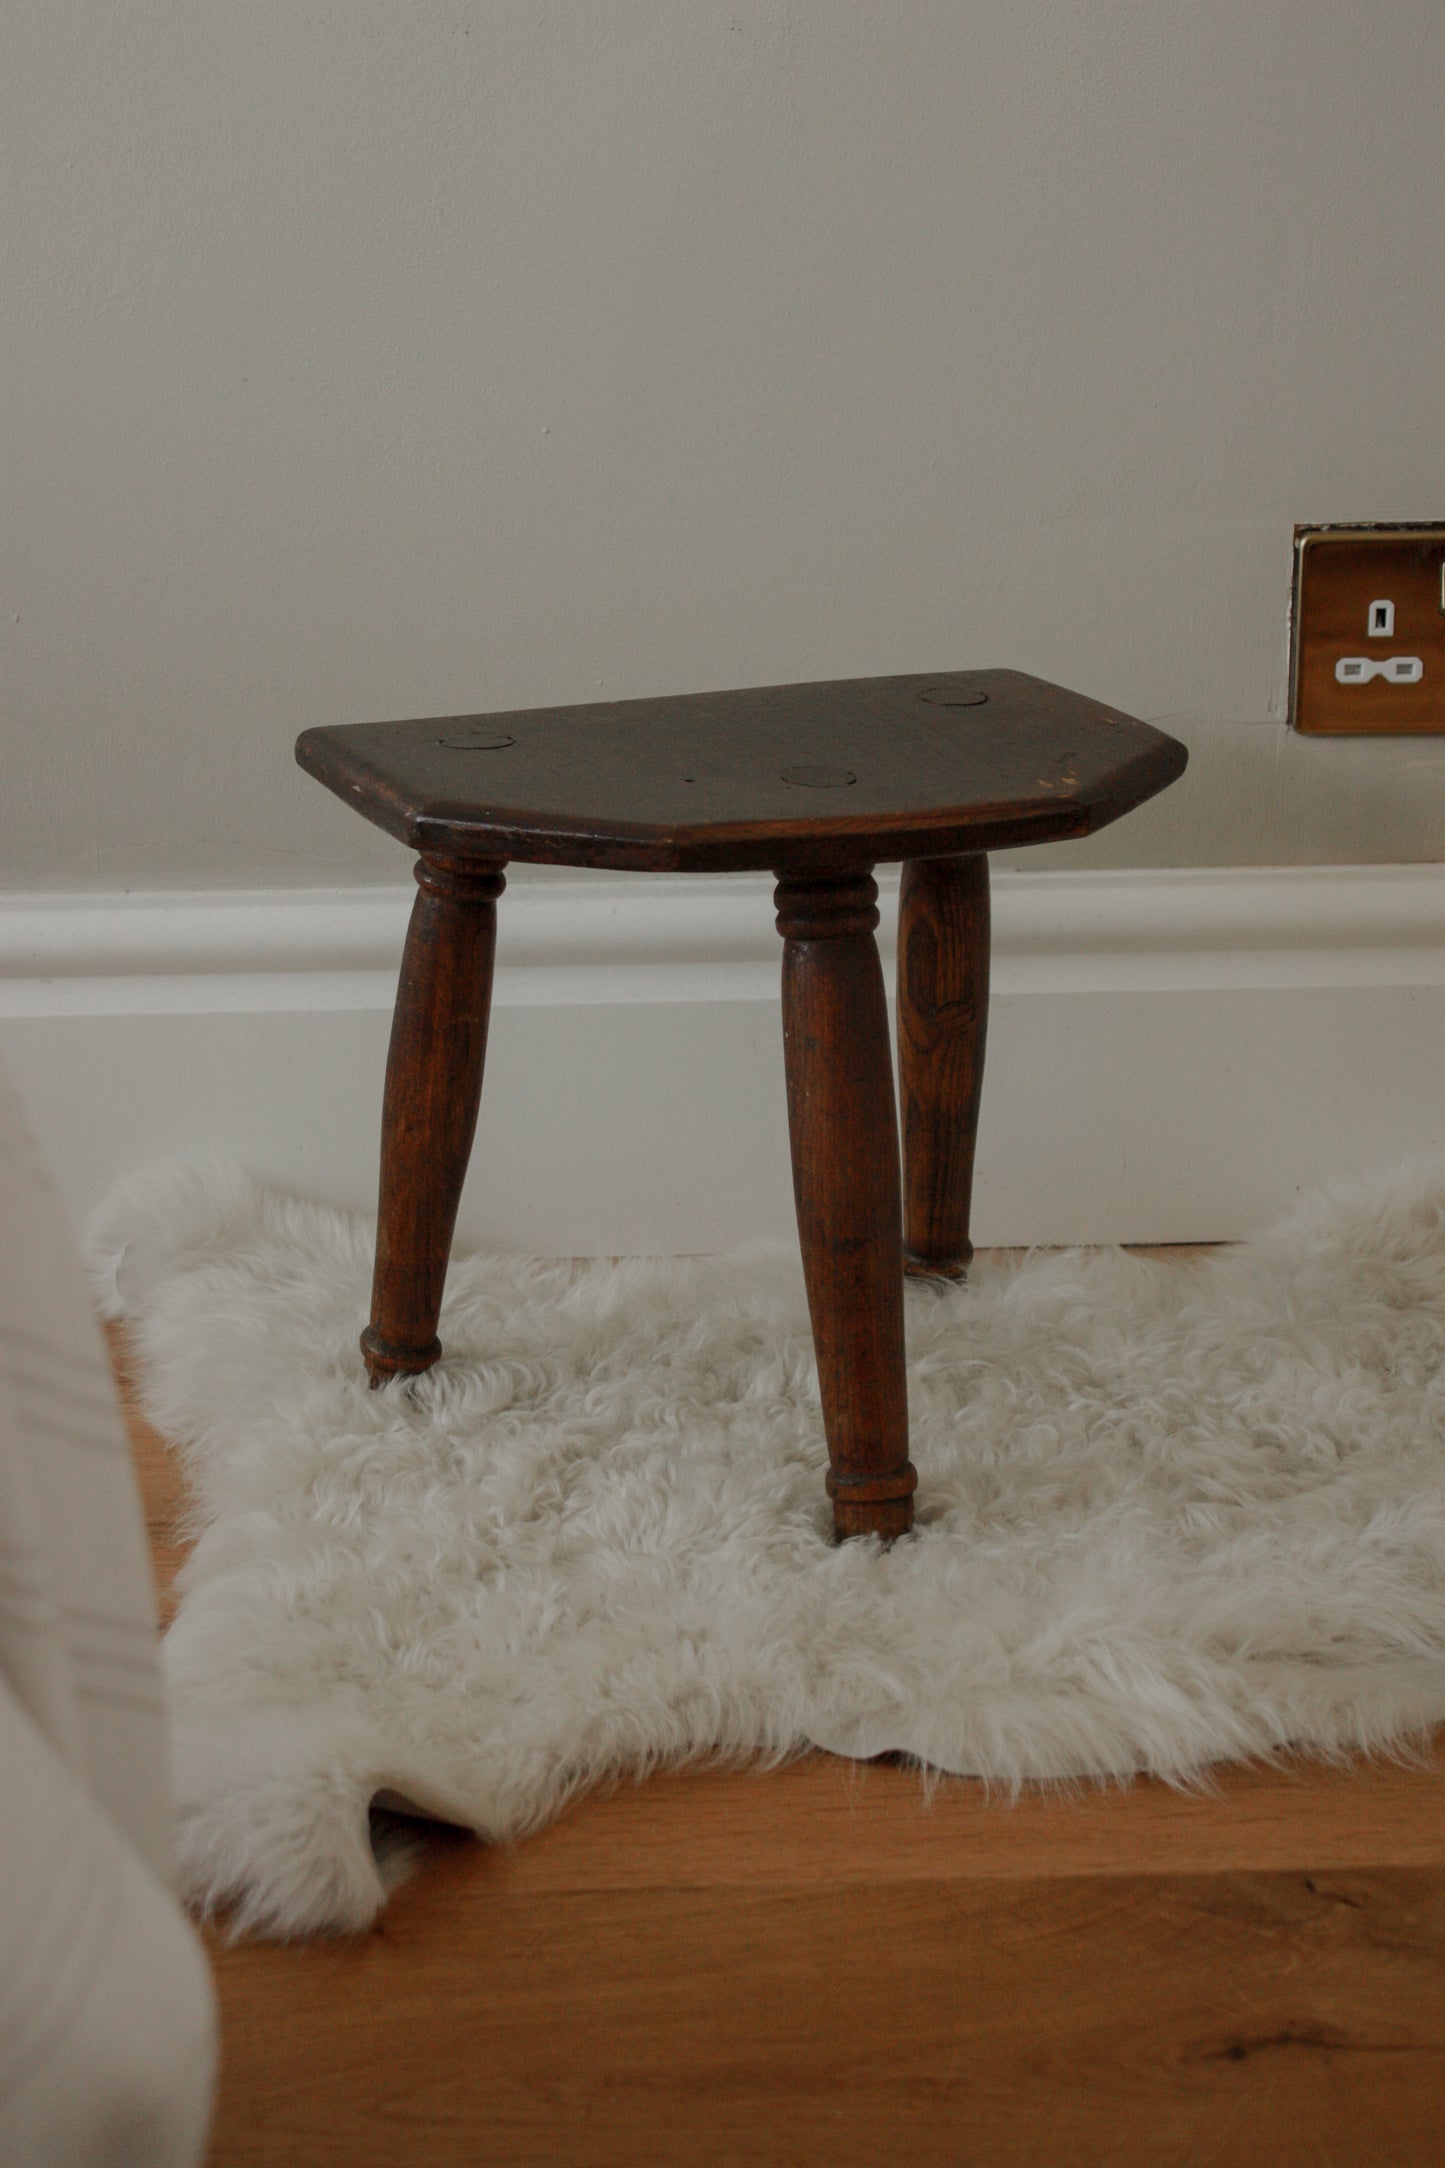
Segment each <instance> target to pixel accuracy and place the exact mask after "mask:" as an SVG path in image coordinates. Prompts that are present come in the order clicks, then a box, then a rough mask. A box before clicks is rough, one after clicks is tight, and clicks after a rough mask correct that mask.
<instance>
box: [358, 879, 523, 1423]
mask: <svg viewBox="0 0 1445 2168" xmlns="http://www.w3.org/2000/svg"><path fill="white" fill-rule="evenodd" d="M416 878H417V884H418V887H417V898H416V902H415V904H414V906H413V907H412V914H411V926H410V929H409V931H408V933H407V937H406V952H405V954H404V956H403V958H402V966H401V981H400V984H399V985H398V987H397V995H396V1014H395V1017H394V1018H393V1021H392V1027H391V1051H390V1053H389V1055H388V1057H387V1064H386V1094H385V1099H384V1102H383V1110H382V1126H381V1196H380V1202H379V1206H378V1223H377V1231H376V1274H375V1278H374V1280H373V1282H372V1292H371V1323H370V1325H369V1326H368V1327H367V1329H366V1331H365V1332H364V1333H363V1334H362V1336H361V1346H362V1352H363V1354H364V1355H365V1357H366V1363H367V1368H368V1369H369V1371H370V1372H371V1382H372V1384H373V1385H380V1384H384V1383H385V1381H386V1379H387V1378H389V1377H391V1376H393V1375H395V1373H396V1372H398V1371H412V1372H414V1371H418V1370H427V1369H429V1368H430V1367H431V1365H432V1364H433V1363H434V1362H435V1361H436V1359H437V1357H438V1356H439V1355H440V1353H441V1342H440V1341H439V1340H438V1339H437V1337H436V1327H437V1318H438V1316H439V1314H440V1312H441V1302H442V1288H443V1286H444V1285H445V1282H446V1273H447V1259H448V1256H449V1255H450V1252H451V1246H452V1231H453V1229H454V1227H455V1226H456V1218H457V1205H458V1202H459V1201H460V1198H461V1193H462V1182H463V1180H464V1178H465V1176H466V1171H467V1160H468V1157H469V1155H470V1153H471V1148H472V1137H473V1135H474V1133H475V1130H476V1126H477V1108H478V1105H479V1103H480V1100H481V1092H482V1065H483V1061H484V1059H485V1057H486V1051H487V1018H488V1014H489V1012H490V1009H491V1001H492V960H493V955H494V952H495V948H496V932H497V898H498V896H500V894H501V893H502V889H503V887H504V885H505V883H504V881H503V876H502V864H501V862H500V861H496V860H486V861H475V862H474V861H468V860H465V859H443V858H430V857H424V858H422V859H420V860H419V861H418V864H417V868H416Z"/></svg>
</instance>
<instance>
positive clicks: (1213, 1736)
mask: <svg viewBox="0 0 1445 2168" xmlns="http://www.w3.org/2000/svg"><path fill="white" fill-rule="evenodd" d="M371 1246H372V1236H371V1231H370V1229H369V1228H368V1227H367V1226H366V1225H364V1224H363V1223H361V1222H359V1221H351V1220H347V1219H344V1218H342V1217H341V1216H340V1215H338V1214H336V1213H334V1212H331V1211H326V1210H322V1209H319V1208H316V1207H314V1206H310V1205H306V1204H302V1203H298V1202H296V1201H294V1200H292V1199H288V1198H284V1197H279V1196H275V1195H271V1194H268V1193H266V1192H265V1191H263V1190H261V1189H259V1188H257V1187H256V1186H254V1185H253V1184H252V1183H251V1182H249V1181H248V1180H247V1179H246V1178H245V1177H244V1176H242V1175H240V1174H239V1173H236V1172H235V1171H231V1170H227V1169H224V1168H209V1169H197V1168H194V1167H191V1168H181V1169H171V1170H162V1171H160V1172H157V1173H155V1174H152V1175H149V1176H147V1177H144V1178H142V1179H140V1180H138V1181H136V1182H134V1183H132V1184H131V1185H130V1186H128V1187H127V1188H126V1189H125V1190H124V1191H123V1192H122V1193H121V1194H120V1195H119V1196H118V1197H117V1198H116V1199H115V1200H114V1201H113V1203H112V1205H111V1206H110V1208H109V1210H108V1212H107V1213H106V1215H105V1217H104V1219H103V1222H102V1224H101V1226H100V1228H99V1229H98V1230H97V1232H96V1237H95V1241H94V1254H95V1256H96V1260H97V1266H98V1269H99V1270H100V1272H101V1274H102V1280H103V1285H104V1288H105V1301H106V1306H107V1308H108V1309H109V1311H110V1312H111V1314H112V1315H116V1316H120V1317H123V1318H124V1319H125V1321H126V1322H127V1324H128V1326H129V1327H130V1330H131V1333H132V1334H133V1336H134V1339H135V1342H136V1345H137V1348H138V1352H139V1358H140V1366H141V1376H142V1384H143V1390H144V1395H145V1401H146V1405H147V1408H148V1410H149V1413H150V1415H151V1417H152V1419H153V1420H154V1421H155V1423H156V1424H157V1425H158V1427H159V1428H160V1429H161V1431H162V1432H163V1433H164V1434H165V1435H166V1436H167V1437H169V1438H170V1439H172V1440H174V1441H175V1443H176V1445H177V1446H178V1448H179V1450H180V1451H181V1453H182V1454H183V1456H184V1460H185V1465H186V1468H187V1471H188V1473H189V1476H190V1478H191V1481H192V1484H193V1485H194V1490H195V1496H196V1501H197V1503H196V1525H197V1527H198V1529H199V1531H200V1541H199V1543H198V1545H197V1548H196V1550H195V1553H194V1555H193V1557H192V1559H191V1561H190V1563H189V1565H188V1567H187V1569H186V1572H185V1576H184V1582H183V1587H184V1600H183V1603H182V1606H181V1610H180V1614H179V1616H178V1618H177V1620H176V1622H175V1624H174V1626H173V1627H172V1629H171V1632H170V1635H169V1637H168V1641H167V1651H166V1654H167V1662H168V1667H169V1680H170V1691H171V1697H172V1709H173V1718H174V1726H175V1753H176V1788H177V1795H178V1803H179V1811H180V1829H181V1843H182V1850H183V1856H184V1862H185V1875H186V1882H187V1887H188V1890H189V1894H190V1896H191V1897H192V1899H193V1900H195V1901H197V1902H199V1903H202V1904H204V1905H208V1906H214V1905H229V1906H234V1907H236V1908H238V1912H237V1918H238V1923H239V1926H240V1927H241V1928H242V1929H250V1930H259V1931H262V1932H271V1933H289V1934H299V1933H306V1932H312V1931H316V1930H320V1929H345V1928H360V1927H362V1926H364V1925H365V1924H366V1923H367V1922H368V1921H369V1920H370V1919H371V1918H372V1917H373V1916H374V1914H375V1912H376V1911H377V1908H378V1907H379V1906H380V1905H381V1903H382V1902H383V1900H384V1887H383V1880H382V1877H381V1874H380V1873H379V1870H378V1865H377V1862H376V1859H375V1857H374V1855H373V1852H372V1849H371V1846H370V1844H369V1841H368V1811H367V1810H368V1805H369V1803H370V1802H371V1801H372V1800H373V1799H374V1798H375V1797H377V1795H382V1796H383V1797H386V1796H392V1797H395V1798H399V1799H402V1800H406V1801H410V1802H413V1803H415V1805H416V1806H418V1807H419V1808H421V1809H423V1810H425V1811H426V1812H428V1813H431V1814H435V1815H438V1816H441V1817H445V1818H446V1819H449V1820H452V1821H456V1822H459V1823H463V1824H469V1825H470V1826H471V1827H472V1828H474V1829H476V1830H477V1831H478V1832H479V1833H480V1834H481V1835H483V1836H485V1837H488V1838H511V1837H516V1836H518V1835H519V1834H521V1833H522V1832H524V1831H526V1830H529V1829H533V1828H535V1827H536V1826H537V1825H538V1824H539V1823H540V1822H542V1821H543V1820H545V1819H546V1818H547V1817H548V1816H550V1815H553V1814H555V1813H556V1812H557V1810H558V1808H559V1807H560V1806H561V1804H562V1803H563V1801H564V1800H565V1799H567V1798H568V1796H569V1795H570V1794H572V1793H573V1792H575V1791H576V1790H577V1789H578V1788H579V1787H582V1786H585V1785H592V1784H596V1783H598V1782H599V1781H601V1780H605V1779H610V1778H615V1777H617V1776H619V1775H623V1774H637V1773H640V1772H641V1771H643V1770H644V1769H647V1768H650V1767H655V1766H657V1765H658V1764H662V1763H669V1762H677V1761H680V1760H682V1759H684V1758H686V1757H689V1756H698V1755H705V1754H710V1753H717V1752H721V1753H725V1754H728V1755H734V1756H740V1755H749V1756H751V1755H771V1756H780V1755H782V1754H785V1753H787V1752H789V1751H792V1750H796V1749H798V1748H800V1747H802V1746H804V1745H806V1744H807V1743H809V1742H812V1743H815V1744H818V1745H821V1746H825V1747H829V1748H832V1749H834V1750H835V1751H837V1752H840V1753H844V1754H851V1755H872V1754H878V1753H881V1752H884V1751H886V1750H890V1749H891V1750H903V1751H905V1752H906V1753H908V1754H910V1755H915V1756H917V1757H918V1758H919V1759H920V1760H922V1761H924V1762H926V1763H928V1764H930V1765H931V1766H932V1767H934V1768H937V1769H943V1770H953V1771H959V1772H971V1773H974V1774H976V1775H980V1776H986V1777H988V1778H991V1779H994V1780H999V1781H1001V1782H1002V1783H1004V1784H1005V1785H1009V1786H1016V1785H1017V1784H1019V1783H1020V1782H1021V1781H1024V1780H1027V1779H1031V1778H1046V1779H1058V1778H1065V1777H1092V1778H1104V1777H1109V1776H1114V1775H1120V1776H1122V1775H1125V1774H1127V1773H1129V1772H1131V1771H1138V1770H1151V1771H1154V1772H1156V1773H1158V1774H1160V1775H1162V1776H1164V1777H1167V1778H1170V1779H1174V1780H1180V1779H1184V1778H1187V1777H1189V1776H1190V1775H1191V1774H1197V1773H1199V1772H1200V1771H1201V1770H1202V1769H1203V1768H1204V1767H1205V1766H1206V1765H1207V1764H1208V1763H1210V1762H1212V1761H1215V1760H1218V1759H1220V1758H1223V1757H1235V1756H1248V1755H1257V1754H1261V1753H1267V1752H1269V1751H1271V1750H1275V1749H1279V1748H1282V1747H1285V1746H1295V1747H1302V1748H1305V1749H1309V1750H1313V1751H1315V1752H1322V1753H1326V1754H1339V1753H1342V1752H1345V1751H1347V1750H1348V1749H1350V1748H1354V1747H1381V1746H1398V1745H1400V1744H1402V1743H1403V1742H1405V1741H1406V1740H1408V1739H1409V1738H1410V1737H1411V1736H1412V1735H1418V1734H1419V1732H1420V1731H1421V1730H1422V1729H1423V1728H1424V1727H1426V1726H1429V1725H1431V1724H1433V1723H1435V1722H1437V1721H1439V1720H1440V1719H1441V1718H1442V1717H1445V1162H1442V1163H1441V1164H1440V1165H1437V1166H1433V1167H1431V1168H1427V1169H1424V1170H1422V1169H1420V1168H1418V1167H1417V1168H1415V1169H1414V1170H1413V1171H1405V1172H1402V1173H1399V1174H1396V1175H1394V1176H1392V1177H1388V1178H1383V1179H1378V1180H1375V1181H1371V1182H1366V1181H1363V1180H1360V1181H1355V1182H1351V1183H1347V1184H1339V1185H1336V1186H1335V1187H1334V1188H1332V1189H1331V1190H1329V1191H1328V1192H1325V1193H1322V1194H1321V1195H1319V1196H1316V1197H1313V1198H1310V1199H1308V1200H1307V1201H1305V1202H1304V1203H1302V1204H1301V1205H1300V1206H1299V1207H1298V1208H1297V1209H1296V1210H1295V1211H1293V1212H1292V1213H1291V1214H1290V1215H1289V1216H1288V1217H1287V1218H1285V1219H1284V1220H1283V1221H1281V1222H1280V1223H1279V1224H1278V1225H1276V1226H1274V1227H1273V1228H1271V1229H1270V1230H1268V1231H1267V1232H1266V1233H1264V1234H1262V1235H1260V1236H1259V1237H1257V1238H1256V1239H1255V1240H1254V1241H1252V1242H1250V1243H1248V1244H1246V1245H1244V1246H1242V1247H1241V1248H1239V1249H1237V1250H1234V1251H1229V1252H1223V1253H1220V1254H1218V1255H1216V1256H1214V1257H1212V1258H1210V1259H1209V1260H1207V1261H1205V1262H1204V1263H1203V1264H1198V1265H1194V1266H1180V1265H1170V1264H1162V1263H1155V1262H1152V1261H1148V1260H1145V1259H1142V1258H1139V1257H1135V1256H1130V1255H1126V1254H1124V1253H1122V1252H1119V1251H1107V1252H1102V1253H1087V1252H1085V1253H1080V1252H1073V1253H1068V1254H1063V1255H1037V1256H1034V1257H1031V1258H1029V1259H1028V1260H1026V1261H1024V1262H1023V1263H1022V1264H1020V1265H1017V1266H1013V1267H1002V1266H999V1265H997V1264H989V1263H987V1262H985V1263H983V1264H981V1265H980V1266H979V1267H978V1268H976V1274H975V1277H974V1279H973V1281H972V1283H971V1284H970V1285H968V1286H967V1287H965V1288H962V1289H949V1290H943V1291H940V1290H938V1289H936V1288H934V1287H932V1286H929V1285H926V1284H924V1285H916V1284H915V1285H912V1286H910V1290H909V1296H908V1332H909V1347H910V1359H911V1369H910V1394H911V1400H912V1411H913V1436H914V1445H913V1457H914V1460H915V1462H916V1464H917V1467H918V1470H919V1478H920V1482H919V1491H918V1509H919V1510H918V1527H917V1530H916V1532H915V1534H914V1535H913V1536H912V1537H910V1538H908V1539H907V1540H905V1541H904V1542H902V1543H900V1544H898V1545H897V1546H896V1548H894V1549H893V1550H892V1551H891V1552H884V1551H882V1550H881V1549H880V1548H879V1547H878V1546H877V1544H876V1543H874V1542H871V1541H870V1542H866V1543H855V1544H850V1545H847V1546H844V1547H843V1548H841V1549H835V1548H834V1546H833V1544H832V1543H831V1541H830V1540H829V1515H828V1507H827V1501H826V1499H825V1496H824V1491H823V1471H824V1467H825V1464H826V1456H825V1450H824V1445H823V1437H822V1429H821V1422H820V1416H819V1408H818V1399H817V1387H816V1379H815V1376H814V1371H813V1363H812V1349H811V1343H810V1341H809V1337H808V1331H807V1319H806V1311H805V1307H804V1302H803V1294H802V1281H801V1274H800V1271H799V1268H798V1265H797V1263H796V1260H795V1259H794V1258H793V1257H792V1256H791V1255H790V1254H787V1253H784V1252H781V1251H777V1250H760V1251H758V1252H754V1253H747V1254H743V1255H735V1256H732V1257H728V1258H724V1259H720V1260H716V1261H682V1262H679V1261H676V1260H670V1261H669V1260H646V1261H639V1262H631V1263H625V1264H621V1265H616V1264H613V1265H609V1264H603V1263H598V1264H593V1265H589V1266H586V1267H583V1268H580V1269H574V1268H572V1267H569V1266H566V1265H557V1264H540V1263H536V1262H531V1261H527V1260H519V1259H516V1258H505V1257H504V1258H497V1257H471V1258H459V1259H458V1260H457V1261H456V1263H455V1264H454V1266H453V1269H452V1275H451V1283H450V1288H449V1293H448V1300H447V1307H446V1312H445V1314H444V1317H443V1321H442V1336H443V1340H444V1342H445V1344H446V1348H447V1353H446V1357H445V1359H444V1361H443V1363H442V1365H441V1366H440V1367H439V1368H438V1369H437V1370H435V1371H433V1372H432V1373H431V1374H430V1375H429V1376H428V1377H426V1378H425V1379H423V1380H421V1381H420V1382H419V1383H417V1384H415V1385H407V1384H395V1385H393V1386H391V1387H389V1388H388V1389H387V1390H386V1391H384V1392H381V1393H372V1392H370V1391H368V1389H367V1386H366V1382H365V1378H364V1374H363V1371H362V1366H361V1361H360V1357H359V1355H358V1353H357V1346H356V1338H357V1333H358V1331H359V1330H360V1328H361V1326H362V1324H363V1323H364V1321H365V1310H366V1298H367V1290H368V1283H369V1277H370V1265H371Z"/></svg>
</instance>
